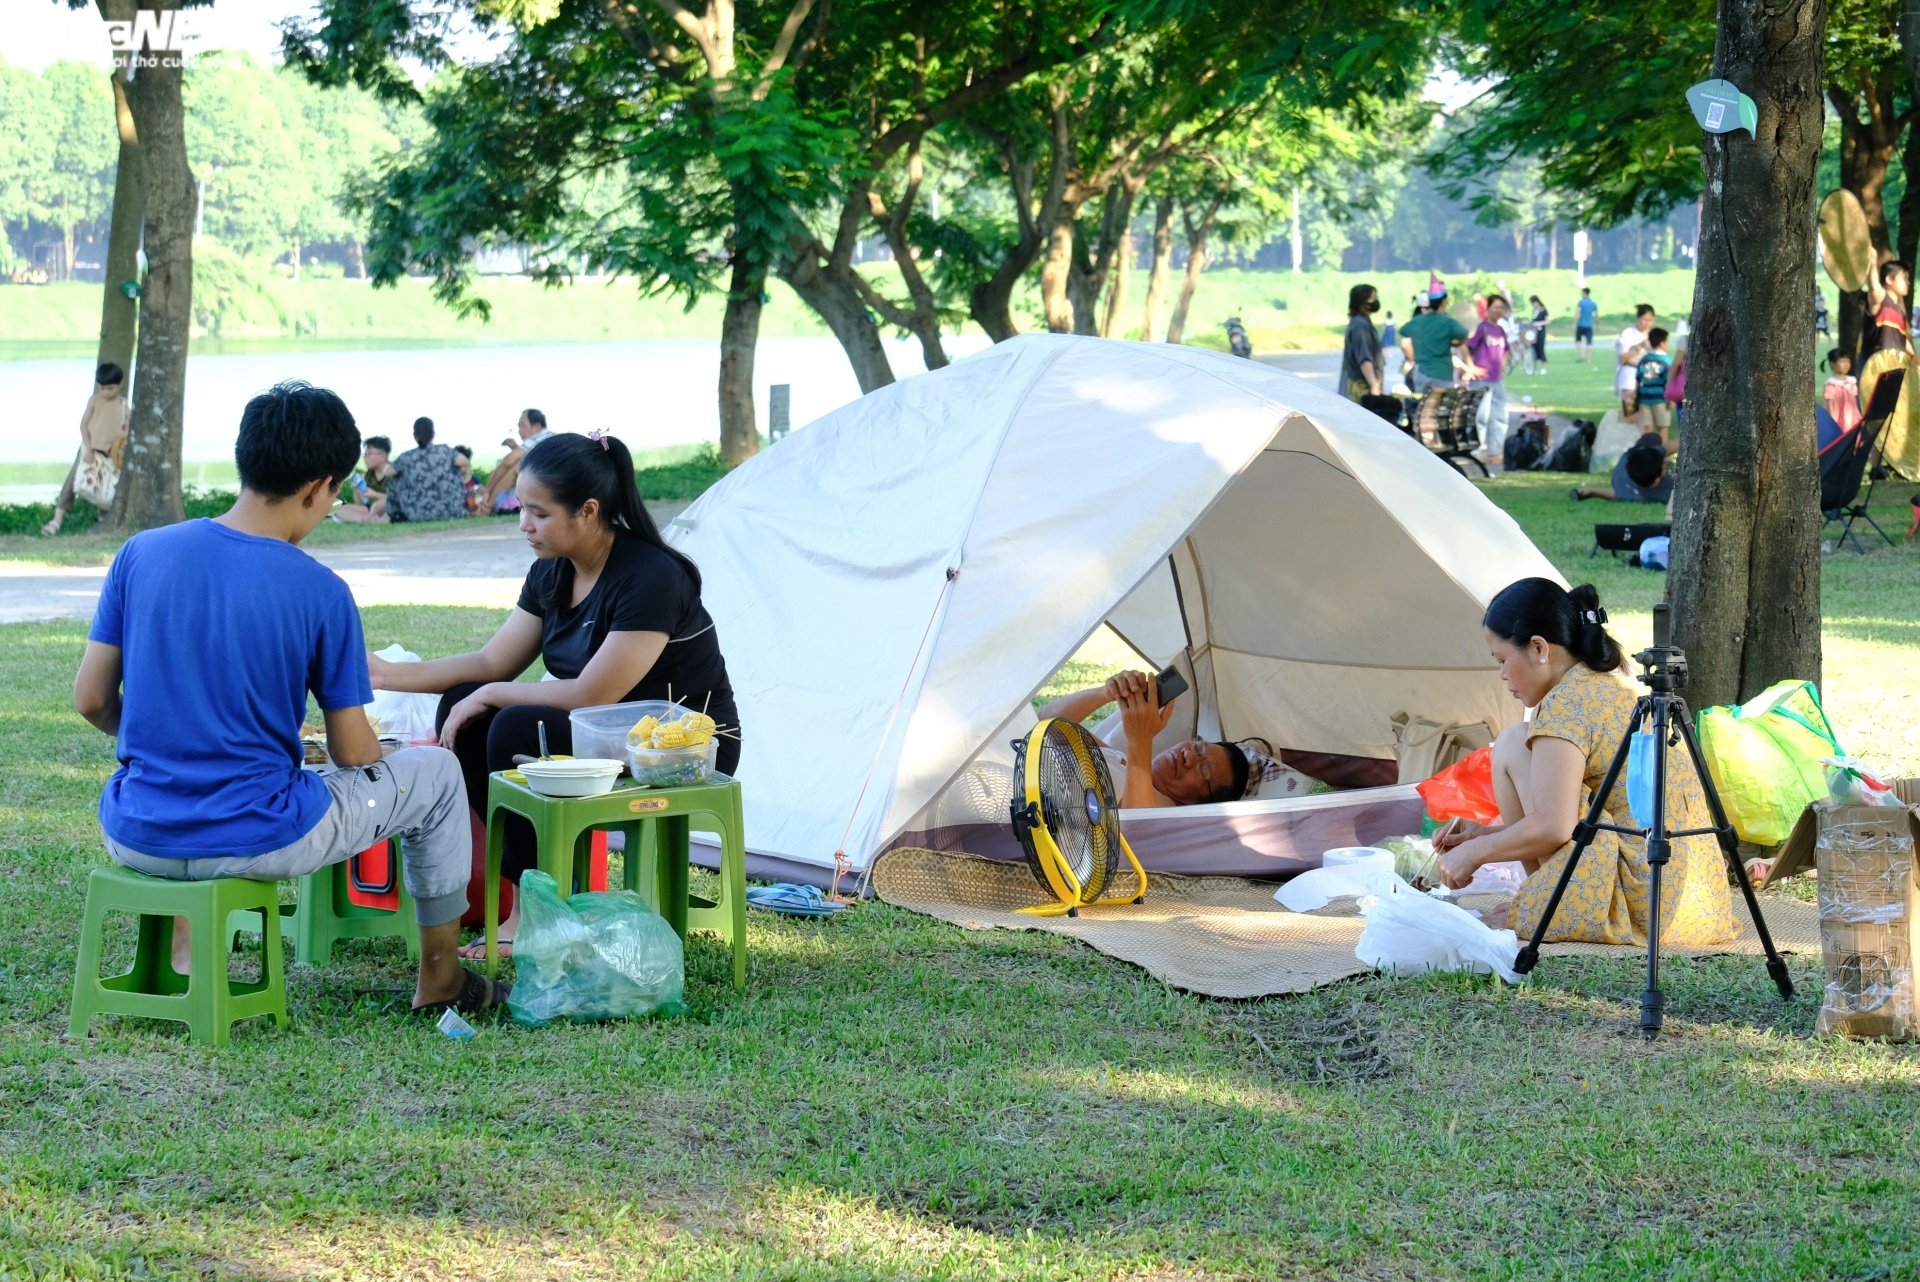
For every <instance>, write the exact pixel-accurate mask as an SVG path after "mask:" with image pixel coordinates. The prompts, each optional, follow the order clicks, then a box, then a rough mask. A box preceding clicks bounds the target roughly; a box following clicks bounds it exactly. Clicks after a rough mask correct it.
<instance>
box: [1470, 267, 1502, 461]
mask: <svg viewBox="0 0 1920 1282" xmlns="http://www.w3.org/2000/svg"><path fill="white" fill-rule="evenodd" d="M1508 310H1509V306H1508V303H1507V300H1506V299H1505V298H1504V297H1503V296H1501V295H1499V294H1492V295H1489V296H1488V298H1487V318H1486V319H1485V320H1483V321H1481V322H1480V324H1479V325H1478V326H1477V327H1475V329H1474V331H1473V336H1472V337H1471V338H1469V339H1468V340H1467V358H1468V360H1469V361H1471V362H1472V364H1473V365H1474V366H1475V367H1476V368H1477V369H1478V370H1479V377H1478V378H1475V379H1474V380H1473V382H1471V383H1470V384H1468V386H1470V387H1477V388H1482V389H1484V390H1485V392H1486V395H1485V396H1483V397H1481V398H1480V415H1479V423H1480V448H1481V449H1482V450H1483V451H1484V452H1485V453H1486V456H1487V457H1488V458H1498V457H1499V456H1500V453H1501V451H1502V450H1503V449H1504V448H1505V446H1506V440H1507V383H1506V372H1507V366H1508V365H1509V364H1511V362H1512V358H1513V348H1512V346H1511V345H1510V344H1509V342H1508V338H1507V330H1506V326H1504V325H1503V324H1501V322H1502V321H1504V320H1506V318H1507V313H1508Z"/></svg>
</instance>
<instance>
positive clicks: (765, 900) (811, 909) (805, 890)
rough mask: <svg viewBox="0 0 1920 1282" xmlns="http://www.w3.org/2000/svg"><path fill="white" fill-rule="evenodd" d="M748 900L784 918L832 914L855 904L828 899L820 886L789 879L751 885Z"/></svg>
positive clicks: (756, 906) (828, 915) (829, 915)
mask: <svg viewBox="0 0 1920 1282" xmlns="http://www.w3.org/2000/svg"><path fill="white" fill-rule="evenodd" d="M747 902H748V903H749V904H752V905H753V906H754V907H755V908H764V909H766V910H767V911H768V912H774V913H779V914H780V915H781V916H783V917H832V916H834V915H835V914H837V913H841V912H844V911H846V910H847V909H848V908H849V907H851V906H852V905H850V904H844V903H841V902H840V901H838V900H834V899H828V898H827V897H826V895H824V894H823V893H821V890H820V887H818V886H797V885H795V884H794V883H792V882H790V881H782V882H776V883H774V884H773V885H771V886H753V887H750V888H749V889H748V891H747Z"/></svg>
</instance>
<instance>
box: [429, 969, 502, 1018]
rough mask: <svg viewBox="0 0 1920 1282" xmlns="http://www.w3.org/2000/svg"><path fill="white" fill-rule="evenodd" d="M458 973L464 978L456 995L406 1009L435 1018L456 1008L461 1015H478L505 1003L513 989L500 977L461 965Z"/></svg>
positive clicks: (496, 1008)
mask: <svg viewBox="0 0 1920 1282" xmlns="http://www.w3.org/2000/svg"><path fill="white" fill-rule="evenodd" d="M460 973H461V974H463V975H465V976H466V979H465V980H464V981H463V982H462V983H461V985H460V991H459V993H458V994H457V995H455V996H454V997H452V998H451V999H449V1000H447V1001H444V1002H428V1003H427V1004H426V1005H425V1006H412V1007H409V1008H408V1009H409V1010H411V1011H412V1013H413V1014H415V1015H424V1016H428V1017H434V1018H437V1017H438V1016H439V1015H440V1014H441V1013H442V1012H445V1011H448V1010H457V1011H459V1012H460V1013H461V1014H462V1015H480V1014H484V1013H485V1012H487V1011H490V1010H498V1009H499V1008H500V1007H502V1006H505V1005H506V1004H507V995H508V994H509V993H511V992H512V991H513V985H512V984H509V983H507V982H506V981H505V980H501V979H488V978H487V977H486V976H485V975H482V974H479V973H478V972H476V971H471V970H468V969H467V968H466V967H464V966H462V967H461V968H460Z"/></svg>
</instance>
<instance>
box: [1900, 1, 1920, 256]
mask: <svg viewBox="0 0 1920 1282" xmlns="http://www.w3.org/2000/svg"><path fill="white" fill-rule="evenodd" d="M1900 61H1902V62H1903V63H1905V64H1906V67H1907V101H1908V102H1909V103H1920V0H1906V3H1905V4H1903V5H1902V6H1901V7H1900ZM1900 163H1901V167H1902V168H1903V169H1905V171H1906V178H1907V190H1906V194H1905V195H1903V196H1902V197H1901V198H1900V250H1899V258H1900V261H1901V262H1903V263H1906V264H1908V265H1909V266H1911V265H1912V263H1913V260H1914V256H1915V255H1916V254H1920V118H1917V119H1914V120H1911V121H1909V122H1908V123H1907V149H1906V152H1905V154H1904V155H1902V157H1901V160H1900Z"/></svg>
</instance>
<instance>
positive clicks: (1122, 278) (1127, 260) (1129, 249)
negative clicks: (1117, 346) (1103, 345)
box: [1100, 232, 1134, 338]
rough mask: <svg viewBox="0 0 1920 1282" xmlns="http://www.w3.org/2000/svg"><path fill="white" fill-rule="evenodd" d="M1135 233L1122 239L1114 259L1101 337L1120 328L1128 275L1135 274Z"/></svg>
mask: <svg viewBox="0 0 1920 1282" xmlns="http://www.w3.org/2000/svg"><path fill="white" fill-rule="evenodd" d="M1133 252H1134V251H1133V233H1131V232H1128V233H1126V234H1125V235H1123V236H1122V237H1121V239H1120V250H1119V254H1118V255H1117V256H1116V257H1115V258H1114V260H1113V283H1112V284H1111V285H1110V286H1109V287H1108V289H1107V312H1106V315H1105V316H1104V317H1102V318H1101V321H1100V337H1102V338H1113V337H1115V336H1116V333H1117V331H1118V330H1119V328H1120V313H1121V311H1122V310H1124V309H1125V307H1126V305H1127V277H1128V276H1130V275H1132V274H1133Z"/></svg>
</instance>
